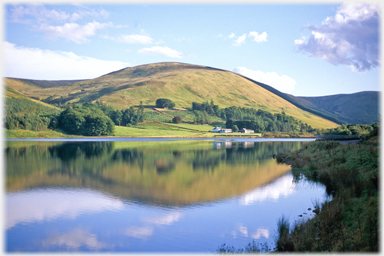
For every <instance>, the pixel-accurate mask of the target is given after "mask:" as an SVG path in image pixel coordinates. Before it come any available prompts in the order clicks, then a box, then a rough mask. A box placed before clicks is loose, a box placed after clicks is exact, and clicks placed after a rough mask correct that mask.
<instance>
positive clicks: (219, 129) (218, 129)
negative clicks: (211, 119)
mask: <svg viewBox="0 0 384 256" xmlns="http://www.w3.org/2000/svg"><path fill="white" fill-rule="evenodd" d="M220 131H221V127H219V126H216V127H215V128H213V129H212V132H220Z"/></svg>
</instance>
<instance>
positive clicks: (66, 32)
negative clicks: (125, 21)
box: [40, 21, 113, 44]
mask: <svg viewBox="0 0 384 256" xmlns="http://www.w3.org/2000/svg"><path fill="white" fill-rule="evenodd" d="M111 26H113V24H112V23H111V22H108V23H99V22H96V21H94V22H91V23H87V24H85V25H83V26H81V25H79V24H77V23H66V24H64V25H63V26H42V27H40V30H41V31H43V32H44V33H46V34H48V35H49V36H52V37H53V38H57V37H62V38H66V39H68V40H70V41H72V42H75V43H77V44H81V43H85V42H88V41H89V39H88V37H91V36H94V35H95V34H96V30H98V29H102V28H105V27H111Z"/></svg>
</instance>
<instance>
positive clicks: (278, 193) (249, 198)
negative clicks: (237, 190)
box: [239, 173, 296, 205]
mask: <svg viewBox="0 0 384 256" xmlns="http://www.w3.org/2000/svg"><path fill="white" fill-rule="evenodd" d="M295 189H296V183H295V182H294V181H293V178H292V175H291V174H290V173H288V174H285V175H283V176H281V177H280V178H278V179H276V180H274V181H273V182H271V183H269V184H267V185H265V186H262V187H258V188H256V189H254V190H252V191H250V192H248V193H246V194H244V195H243V196H241V197H240V199H239V204H240V205H252V204H254V203H256V202H263V201H266V200H270V199H272V200H277V199H279V198H280V197H282V196H283V197H287V196H289V195H291V194H292V193H293V192H294V191H295Z"/></svg>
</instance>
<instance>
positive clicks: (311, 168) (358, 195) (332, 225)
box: [277, 139, 379, 252]
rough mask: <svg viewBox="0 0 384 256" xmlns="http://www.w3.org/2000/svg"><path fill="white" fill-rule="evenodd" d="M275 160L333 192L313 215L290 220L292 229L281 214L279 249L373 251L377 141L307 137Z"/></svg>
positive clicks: (375, 243) (376, 229)
mask: <svg viewBox="0 0 384 256" xmlns="http://www.w3.org/2000/svg"><path fill="white" fill-rule="evenodd" d="M376 141H377V139H376ZM277 160H278V161H279V162H286V163H289V164H291V165H292V173H293V175H294V176H295V177H296V178H297V179H300V177H302V176H301V175H304V176H306V177H308V178H309V179H311V180H315V181H319V182H321V183H323V184H325V185H326V189H327V192H328V193H330V194H332V196H333V199H332V201H329V202H325V203H324V204H323V205H321V206H320V205H318V206H317V207H316V209H315V212H316V213H317V215H316V216H315V217H314V218H313V219H311V220H309V221H307V222H305V223H295V225H294V227H293V229H292V228H291V229H290V224H289V223H288V222H287V221H286V220H284V218H282V219H281V220H279V222H278V229H279V239H278V241H277V250H278V251H295V252H364V251H369V252H377V251H378V242H379V221H378V218H379V216H378V214H379V211H378V210H379V191H378V185H379V162H378V147H377V146H375V145H373V144H371V143H369V142H368V143H365V144H363V145H341V144H339V143H337V142H312V143H310V144H308V145H307V146H306V147H305V148H303V149H301V150H299V151H297V152H288V153H286V154H279V155H277ZM289 230H290V231H289Z"/></svg>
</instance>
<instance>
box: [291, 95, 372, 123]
mask: <svg viewBox="0 0 384 256" xmlns="http://www.w3.org/2000/svg"><path fill="white" fill-rule="evenodd" d="M296 98H299V99H302V100H303V101H301V102H302V104H308V103H309V104H313V105H315V106H316V107H318V108H321V109H325V110H327V111H330V112H333V113H335V114H336V115H339V116H340V118H342V119H344V123H351V124H372V123H373V122H378V119H379V92H376V91H365V92H358V93H352V94H337V95H329V96H321V97H296ZM304 101H306V102H308V103H305V102H304Z"/></svg>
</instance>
